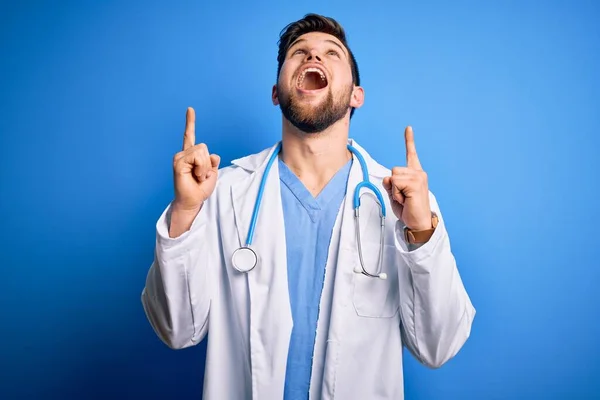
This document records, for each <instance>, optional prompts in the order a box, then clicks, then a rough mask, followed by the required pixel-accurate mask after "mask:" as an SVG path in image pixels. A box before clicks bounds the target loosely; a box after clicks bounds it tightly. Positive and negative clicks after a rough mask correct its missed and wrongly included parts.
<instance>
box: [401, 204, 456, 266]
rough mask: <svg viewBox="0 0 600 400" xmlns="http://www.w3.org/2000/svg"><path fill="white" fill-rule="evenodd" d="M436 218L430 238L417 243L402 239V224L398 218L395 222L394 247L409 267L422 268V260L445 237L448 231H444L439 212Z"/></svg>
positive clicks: (432, 253)
mask: <svg viewBox="0 0 600 400" xmlns="http://www.w3.org/2000/svg"><path fill="white" fill-rule="evenodd" d="M438 218H439V222H438V225H437V227H436V228H435V231H434V232H433V234H432V235H431V238H429V240H428V241H427V242H426V243H419V244H417V245H414V244H410V243H407V242H406V241H405V240H404V224H403V223H402V221H400V220H399V221H397V222H396V229H395V231H396V232H395V235H394V241H395V244H396V249H397V250H398V252H399V253H400V255H401V256H402V257H403V258H404V259H405V260H406V262H407V263H408V265H409V266H410V267H411V269H413V270H414V268H421V269H422V267H423V266H424V265H423V262H424V261H426V260H427V259H428V258H430V257H432V256H434V255H435V253H436V250H437V248H438V247H439V246H438V245H439V244H440V242H442V241H443V240H444V239H445V238H446V237H447V235H448V233H447V232H446V227H445V225H444V221H443V220H442V218H441V217H440V216H439V214H438ZM415 272H416V271H415Z"/></svg>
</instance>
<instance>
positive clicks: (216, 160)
mask: <svg viewBox="0 0 600 400" xmlns="http://www.w3.org/2000/svg"><path fill="white" fill-rule="evenodd" d="M220 163H221V157H219V156H218V155H216V154H211V155H210V164H211V167H212V169H213V171H217V170H218V169H219V164H220Z"/></svg>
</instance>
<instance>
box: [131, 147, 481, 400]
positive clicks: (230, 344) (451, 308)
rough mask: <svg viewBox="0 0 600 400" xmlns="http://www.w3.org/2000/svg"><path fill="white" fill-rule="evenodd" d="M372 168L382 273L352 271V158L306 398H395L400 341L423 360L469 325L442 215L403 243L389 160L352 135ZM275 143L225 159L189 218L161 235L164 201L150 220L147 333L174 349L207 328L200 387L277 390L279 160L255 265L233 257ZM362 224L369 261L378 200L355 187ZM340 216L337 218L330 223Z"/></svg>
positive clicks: (266, 395)
mask: <svg viewBox="0 0 600 400" xmlns="http://www.w3.org/2000/svg"><path fill="white" fill-rule="evenodd" d="M349 143H351V144H353V145H354V147H356V148H357V149H358V150H359V151H360V152H361V153H362V155H363V156H364V158H365V161H366V164H367V166H368V169H369V175H370V179H371V181H372V182H373V183H375V184H376V185H377V186H378V187H379V188H380V190H381V191H382V193H383V194H384V198H385V201H386V207H387V210H388V217H387V219H386V230H385V232H386V233H385V252H384V260H385V262H384V267H383V268H384V272H386V273H387V275H388V278H387V280H380V279H376V278H369V277H366V276H364V275H362V274H358V273H356V272H354V269H355V267H356V266H359V265H360V264H359V258H358V253H357V245H356V238H355V221H354V219H353V208H352V196H351V194H352V193H353V192H354V188H355V186H356V184H357V183H359V182H360V181H361V180H362V172H361V169H360V164H359V163H358V160H357V159H356V158H355V160H354V163H353V165H352V168H351V171H350V176H349V180H348V191H347V195H346V197H345V200H344V202H343V203H342V207H341V208H340V213H339V215H338V217H337V219H336V222H335V228H334V234H333V236H332V239H331V245H330V249H329V256H328V262H327V265H326V276H325V283H324V286H323V293H322V298H321V303H320V314H319V320H318V326H317V333H316V343H315V348H314V358H313V370H312V377H311V385H310V398H311V399H333V398H336V399H376V398H385V399H402V398H403V396H404V395H403V386H404V381H403V376H402V347H403V345H404V346H406V347H407V348H408V349H409V350H410V351H411V353H412V354H413V355H414V356H415V357H416V358H417V359H418V360H419V361H420V362H421V363H423V364H424V365H427V366H429V367H432V368H436V367H439V366H441V365H442V364H443V363H445V362H446V361H447V360H449V359H450V358H452V357H453V356H454V355H455V354H456V353H457V352H458V351H459V349H460V348H461V347H462V345H463V344H464V343H465V341H466V340H467V338H468V337H469V335H470V331H471V324H472V321H473V318H474V316H475V309H474V308H473V306H472V304H471V301H470V299H469V297H468V295H467V293H466V291H465V288H464V287H463V284H462V281H461V278H460V276H459V272H458V270H457V267H456V263H455V259H454V257H453V254H452V253H451V249H450V242H449V239H448V234H447V232H446V228H445V225H444V219H443V217H442V214H441V212H440V210H439V208H438V204H437V202H436V201H435V198H434V196H433V194H430V198H431V205H432V210H433V211H435V212H436V213H437V214H438V216H439V217H440V223H439V225H438V227H437V229H436V230H435V233H434V234H433V236H432V237H431V239H430V240H429V241H428V242H427V243H426V244H423V245H421V246H420V247H419V248H417V249H416V250H415V249H411V250H409V249H408V248H407V246H406V244H405V242H404V240H403V235H402V224H401V222H399V221H398V220H397V218H396V217H395V216H394V214H393V212H392V208H391V206H390V204H389V201H388V198H387V194H386V193H385V191H384V189H383V187H382V180H383V178H384V177H385V176H388V175H390V170H389V169H386V168H384V167H383V166H381V165H379V164H378V163H377V162H375V161H374V160H373V159H372V158H371V157H370V156H369V155H368V154H367V153H366V152H365V150H363V149H362V148H361V147H360V146H359V145H358V144H357V143H356V142H354V141H352V140H350V141H349ZM274 149H275V147H272V148H268V149H265V150H264V151H262V152H260V153H257V154H253V155H250V156H248V157H244V158H241V159H238V160H234V161H233V162H232V164H233V165H232V166H229V167H226V168H223V169H221V170H220V172H219V179H218V183H217V187H216V189H215V192H214V193H213V194H212V196H211V197H210V199H208V200H207V201H206V202H205V203H204V206H203V208H202V210H201V212H200V213H199V214H198V216H197V218H196V219H195V221H194V223H193V225H192V227H191V229H190V230H189V231H188V232H186V233H184V234H182V235H181V236H179V237H177V238H169V235H168V216H169V209H170V206H169V207H167V208H166V209H165V211H164V212H163V214H162V215H161V216H160V219H159V220H158V223H157V225H156V251H155V260H154V262H153V264H152V266H151V267H150V270H149V273H148V276H147V281H146V286H145V288H144V290H143V292H142V303H143V306H144V310H145V312H146V315H147V317H148V320H149V321H150V324H151V325H152V327H153V328H154V330H155V332H156V334H157V335H158V336H159V337H160V339H161V340H162V341H164V343H166V344H167V345H168V346H169V347H171V348H173V349H182V348H185V347H189V346H193V345H196V344H198V343H199V342H200V341H201V340H203V339H204V338H205V335H206V334H207V333H208V332H210V335H209V336H208V343H207V357H206V368H205V380H204V398H205V399H208V400H227V399H260V400H263V399H267V400H271V399H281V398H282V397H283V389H284V379H285V370H286V361H287V354H288V346H289V340H290V333H291V330H292V324H293V321H292V315H291V310H290V303H289V296H288V281H287V267H286V241H285V229H284V221H283V211H282V204H281V197H280V186H279V184H280V180H279V172H278V167H277V162H275V163H273V164H272V168H271V172H270V173H269V176H268V180H267V184H266V187H265V192H264V196H263V201H262V205H261V209H260V214H259V216H258V220H257V225H256V230H255V236H254V243H253V247H254V249H255V250H256V251H257V253H258V254H259V257H260V263H259V265H258V266H257V267H256V268H255V269H254V270H252V271H251V272H249V273H247V274H244V273H240V272H238V271H236V270H235V269H234V268H233V267H232V265H231V255H232V254H233V252H234V250H235V249H237V248H238V247H240V246H242V245H244V244H245V243H246V235H247V232H248V227H249V224H250V219H251V216H252V211H253V207H254V202H255V199H256V195H257V192H258V188H259V184H260V180H261V177H262V176H263V172H264V170H265V166H266V164H267V160H268V158H269V156H270V155H271V152H272V151H274ZM362 204H363V206H362V207H361V220H360V228H361V232H362V250H363V254H364V256H365V262H366V263H367V267H369V266H371V268H373V266H374V265H375V262H376V258H374V257H376V256H377V253H378V249H379V237H380V236H379V232H380V230H379V229H380V228H379V220H378V213H379V211H378V208H377V206H376V205H375V204H376V203H374V202H373V201H371V199H369V198H366V197H363V201H362ZM340 228H341V229H340Z"/></svg>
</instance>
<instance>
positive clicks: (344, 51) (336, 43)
mask: <svg viewBox="0 0 600 400" xmlns="http://www.w3.org/2000/svg"><path fill="white" fill-rule="evenodd" d="M325 41H326V42H329V43H333V44H335V45H336V46H337V47H339V48H340V50H342V52H343V53H344V55H345V56H346V57H348V54H346V50H344V48H343V47H342V46H340V44H339V43H338V42H335V41H333V40H331V39H325ZM300 42H306V39H298V40H296V41H295V42H294V43H292V44H291V45H290V47H289V48H288V51H289V49H291V48H292V47H294V46H295V45H297V44H298V43H300Z"/></svg>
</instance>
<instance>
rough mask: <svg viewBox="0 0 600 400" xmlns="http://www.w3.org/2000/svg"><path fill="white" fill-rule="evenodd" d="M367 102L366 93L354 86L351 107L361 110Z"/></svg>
mask: <svg viewBox="0 0 600 400" xmlns="http://www.w3.org/2000/svg"><path fill="white" fill-rule="evenodd" d="M364 102H365V91H364V89H363V88H362V87H360V86H354V89H353V90H352V97H351V98H350V107H352V108H360V107H361V106H362V105H363V103H364Z"/></svg>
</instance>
